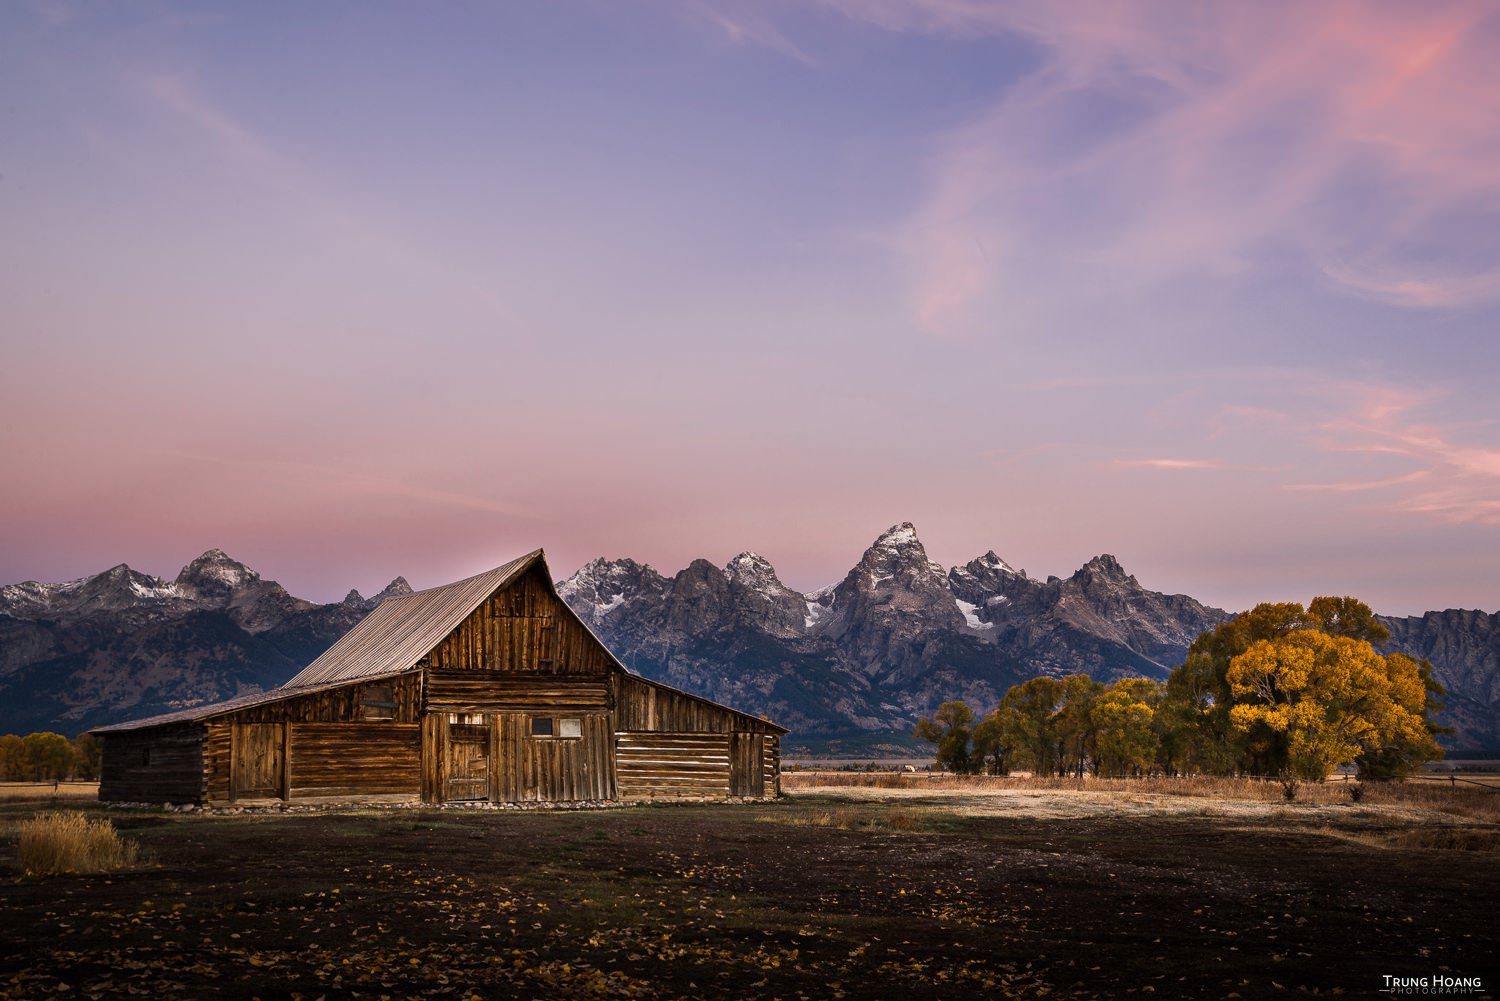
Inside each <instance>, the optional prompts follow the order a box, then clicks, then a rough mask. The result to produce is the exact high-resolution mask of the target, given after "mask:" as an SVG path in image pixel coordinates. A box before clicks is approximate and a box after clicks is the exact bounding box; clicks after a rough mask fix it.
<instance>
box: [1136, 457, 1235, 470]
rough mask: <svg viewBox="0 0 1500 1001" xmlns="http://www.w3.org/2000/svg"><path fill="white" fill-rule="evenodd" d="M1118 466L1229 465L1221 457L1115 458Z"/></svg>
mask: <svg viewBox="0 0 1500 1001" xmlns="http://www.w3.org/2000/svg"><path fill="white" fill-rule="evenodd" d="M1113 464H1114V465H1116V466H1136V467H1141V468H1145V469H1226V468H1228V465H1227V464H1226V463H1224V462H1222V461H1221V460H1219V459H1115V460H1114V463H1113Z"/></svg>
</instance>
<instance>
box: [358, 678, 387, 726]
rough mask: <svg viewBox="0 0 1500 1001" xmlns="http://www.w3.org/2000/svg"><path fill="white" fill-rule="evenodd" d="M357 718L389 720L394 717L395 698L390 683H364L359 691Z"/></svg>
mask: <svg viewBox="0 0 1500 1001" xmlns="http://www.w3.org/2000/svg"><path fill="white" fill-rule="evenodd" d="M359 718H360V719H363V720H391V719H395V718H396V698H395V695H394V694H393V689H392V688H391V686H390V685H366V686H365V687H364V690H363V691H362V692H361V693H360V699H359Z"/></svg>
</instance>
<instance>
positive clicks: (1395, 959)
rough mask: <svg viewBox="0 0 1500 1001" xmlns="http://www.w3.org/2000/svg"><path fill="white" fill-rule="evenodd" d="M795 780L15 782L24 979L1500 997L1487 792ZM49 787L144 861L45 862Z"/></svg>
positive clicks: (357, 987) (1496, 839)
mask: <svg viewBox="0 0 1500 1001" xmlns="http://www.w3.org/2000/svg"><path fill="white" fill-rule="evenodd" d="M786 785H787V791H788V795H787V796H786V797H785V798H784V799H782V800H780V801H778V802H775V803H768V804H757V805H745V806H723V805H680V806H641V807H627V808H616V809H602V810H592V811H575V810H549V811H535V812H531V811H500V810H463V809H447V810H433V809H414V808H413V809H387V810H376V809H362V810H354V809H350V810H323V811H313V812H288V813H279V812H267V813H245V814H242V815H232V816H223V815H206V814H179V813H166V812H162V811H147V810H139V811H132V810H103V809H100V808H99V807H97V806H84V805H79V804H76V803H74V804H68V803H63V804H41V803H30V804H27V803H15V802H10V803H5V804H3V805H0V873H3V877H0V878H3V880H4V884H3V885H4V892H3V895H4V911H3V919H0V920H3V925H0V943H3V948H0V994H3V996H8V997H43V996H49V995H61V996H70V997H75V998H76V997H99V998H103V997H118V996H128V995H137V996H143V997H194V998H197V997H227V998H249V997H266V998H269V997H288V996H290V997H296V996H299V995H300V996H302V997H306V998H317V997H320V996H326V997H329V998H333V997H369V998H379V997H391V998H397V997H407V996H429V997H472V996H477V997H486V998H488V997H542V996H557V997H567V998H613V997H620V998H628V997H640V998H717V997H736V998H741V997H743V998H905V997H912V996H928V995H932V994H933V992H934V991H935V990H936V991H938V992H939V993H940V994H941V996H943V997H976V998H977V997H985V998H1000V997H1054V998H1095V997H1098V998H1104V997H1119V996H1132V995H1133V996H1143V997H1144V996H1152V997H1202V998H1228V997H1236V996H1238V997H1243V998H1258V997H1279V996H1289V995H1292V994H1297V993H1300V994H1303V995H1315V996H1325V995H1343V996H1349V997H1366V996H1368V997H1374V996H1377V994H1378V992H1379V989H1380V987H1381V986H1382V979H1381V978H1382V976H1383V975H1385V974H1398V975H1432V974H1434V973H1446V974H1448V975H1452V976H1485V984H1486V987H1487V988H1488V987H1489V985H1490V984H1491V980H1490V979H1489V977H1488V976H1487V975H1488V974H1490V973H1491V972H1492V971H1493V965H1494V962H1495V957H1497V956H1500V928H1497V924H1496V922H1495V920H1494V914H1493V901H1494V900H1495V899H1497V891H1500V864H1497V862H1500V854H1497V847H1500V803H1497V800H1500V795H1497V794H1495V793H1493V792H1489V791H1486V790H1484V789H1480V788H1477V787H1469V788H1465V787H1463V786H1458V787H1456V788H1454V787H1447V786H1444V787H1441V788H1439V787H1428V786H1419V785H1416V784H1412V785H1409V786H1406V787H1399V786H1398V787H1384V788H1376V787H1368V788H1367V790H1366V792H1365V793H1364V794H1363V796H1362V797H1361V799H1360V800H1359V801H1358V802H1355V801H1354V800H1353V799H1352V798H1351V796H1350V795H1349V792H1348V789H1347V788H1339V784H1334V783H1330V784H1326V785H1321V786H1313V787H1309V786H1303V787H1302V789H1301V790H1299V797H1298V799H1297V801H1295V802H1292V803H1285V802H1283V801H1282V800H1281V790H1280V787H1279V786H1277V785H1275V784H1273V783H1230V782H1221V783H1214V782H1212V781H1204V782H1198V783H1194V782H1192V781H1190V780H1178V781H1176V782H1151V781H1146V782H1092V781H1086V782H1085V783H1084V784H1083V787H1082V788H1081V789H1080V788H1079V787H1078V786H1079V784H1078V783H1077V782H1071V783H1070V782H1049V781H1041V782H1038V781H1034V780H1024V779H951V778H949V779H930V778H927V777H926V776H896V775H890V776H880V775H876V776H850V775H847V774H843V773H821V774H811V773H800V774H789V775H788V776H786ZM43 808H45V809H61V810H65V811H81V812H83V813H86V814H87V815H88V816H89V817H106V818H109V819H110V820H112V821H113V822H114V824H115V826H116V827H117V828H118V830H119V832H120V833H121V834H123V835H125V836H126V837H127V838H128V839H132V840H134V841H135V842H137V843H138V844H139V847H140V850H141V857H142V860H141V861H140V862H139V863H137V865H136V867H135V868H132V869H128V870H124V871H119V872H114V873H110V874H105V875H78V874H65V875H57V876H36V875H23V874H22V873H21V871H20V865H19V860H18V839H17V835H16V830H17V825H18V824H19V823H20V822H21V821H24V820H26V819H28V818H30V817H32V816H34V815H35V814H36V813H37V812H38V811H39V810H40V809H43ZM1381 996H1384V995H1381ZM1470 996H1489V995H1488V994H1480V995H1470Z"/></svg>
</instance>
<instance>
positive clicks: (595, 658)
mask: <svg viewBox="0 0 1500 1001" xmlns="http://www.w3.org/2000/svg"><path fill="white" fill-rule="evenodd" d="M93 732H94V733H96V734H98V735H99V736H100V737H101V738H102V739H103V742H104V758H103V765H102V768H101V773H100V782H99V798H100V799H101V800H105V801H113V802H146V803H163V802H166V803H211V804H224V803H236V802H238V803H244V802H255V801H292V802H297V801H302V802H316V801H323V802H345V801H347V802H378V801H411V800H421V801H422V802H425V803H455V802H473V801H481V802H494V803H538V802H541V803H563V802H610V801H627V802H628V801H641V800H655V799H676V798H694V799H733V798H751V799H759V798H767V797H772V796H775V795H777V794H778V792H779V790H780V777H781V765H780V751H781V735H782V734H784V733H786V732H787V731H786V729H785V728H784V727H780V726H777V725H776V724H775V723H771V722H769V721H767V720H764V719H760V718H758V717H756V716H752V715H749V714H747V713H742V712H738V711H736V710H734V709H730V708H728V707H727V706H722V705H719V704H718V703H715V702H712V701H710V700H708V699H704V698H700V697H698V696H696V695H690V694H688V693H686V692H682V691H679V690H677V689H675V688H672V687H669V686H667V685H663V684H661V683H659V682H655V681H650V680H648V679H646V678H643V677H640V676H639V675H636V674H634V673H632V672H631V671H629V670H628V669H627V668H626V667H625V666H624V665H623V664H621V663H620V661H619V660H617V659H616V658H615V656H614V655H613V654H611V653H610V652H609V650H608V649H607V648H606V647H605V646H604V644H603V643H601V642H600V641H599V639H598V637H596V636H595V635H594V634H593V633H592V632H591V631H590V630H589V628H588V627H587V626H586V625H585V624H584V623H583V621H582V620H581V619H579V617H578V616H577V615H576V614H574V613H573V611H572V609H570V608H569V607H568V605H567V603H565V602H564V601H563V600H562V599H561V598H559V597H558V594H557V589H556V587H555V586H554V585H553V582H552V575H551V574H550V572H549V571H548V569H547V564H546V560H545V559H544V557H543V554H542V551H541V550H540V549H539V550H537V551H536V552H533V553H530V554H528V555H526V556H523V557H521V558H520V559H517V560H513V561H511V562H510V563H507V564H506V565H505V566H502V567H498V568H497V569H494V570H491V571H489V572H488V573H483V574H480V575H478V576H477V577H470V578H469V579H467V580H461V581H458V582H457V583H454V584H448V585H445V586H443V587H435V588H432V589H430V590H427V591H418V592H416V593H415V594H409V595H403V596H401V597H396V598H388V599H386V600H385V601H383V602H381V604H380V605H378V606H377V607H376V608H375V610H374V611H372V612H371V613H370V614H369V615H368V616H366V617H365V618H364V619H363V620H362V621H361V622H360V623H359V624H358V625H357V626H355V627H354V628H353V629H351V630H350V631H349V632H348V633H347V634H346V635H344V636H343V638H341V639H340V640H339V641H338V642H336V643H334V644H333V646H331V647H330V648H329V649H328V650H327V652H325V653H324V654H323V655H322V656H321V657H319V658H318V659H317V660H315V661H313V662H312V663H311V664H309V665H308V666H307V667H306V668H305V669H304V670H303V671H302V672H301V673H300V674H298V675H297V676H296V677H294V678H292V680H290V681H288V682H287V683H286V684H285V685H283V686H281V687H280V688H277V689H275V690H273V691H269V692H263V693H257V694H254V695H246V696H242V697H240V698H235V699H230V700H229V701H227V702H219V703H216V704H214V705H205V706H198V707H195V708H192V709H187V710H183V711H181V712H174V713H168V714H166V715H162V716H153V717H151V718H149V719H141V720H135V721H132V722H129V723H119V724H115V725H113V726H104V727H99V728H98V729H96V730H94V731H93Z"/></svg>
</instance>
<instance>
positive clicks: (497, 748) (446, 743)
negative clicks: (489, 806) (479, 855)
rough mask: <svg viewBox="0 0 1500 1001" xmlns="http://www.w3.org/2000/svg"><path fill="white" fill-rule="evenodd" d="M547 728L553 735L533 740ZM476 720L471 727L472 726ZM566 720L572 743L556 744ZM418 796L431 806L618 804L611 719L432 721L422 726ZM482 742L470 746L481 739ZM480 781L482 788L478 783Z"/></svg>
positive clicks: (579, 714)
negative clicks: (539, 726) (536, 725)
mask: <svg viewBox="0 0 1500 1001" xmlns="http://www.w3.org/2000/svg"><path fill="white" fill-rule="evenodd" d="M538 717H541V718H545V719H547V720H549V721H550V724H551V725H550V726H549V727H548V729H550V730H551V731H552V734H551V735H543V736H535V735H533V734H532V721H533V720H534V719H536V718H538ZM476 719H478V720H480V722H479V723H475V722H474V720H476ZM563 720H573V721H576V722H577V726H578V735H577V736H561V735H560V732H561V730H562V729H563V727H562V725H561V724H562V721H563ZM421 729H422V737H421V740H422V753H421V776H420V788H421V796H422V799H423V800H425V801H427V802H430V803H446V802H456V801H460V800H472V799H487V800H490V801H491V802H496V803H538V802H542V803H568V802H581V801H595V802H598V801H604V800H612V799H614V798H615V782H614V774H615V765H614V741H613V739H612V738H613V734H612V731H611V726H610V718H609V713H608V712H607V711H604V710H603V709H598V708H596V709H593V710H589V709H580V708H577V707H567V708H559V709H552V710H548V711H546V712H543V713H538V712H508V713H484V714H477V713H436V712H434V713H430V714H428V715H427V716H426V717H425V718H424V719H423V721H422V728H421ZM481 732H482V733H483V734H484V739H485V740H486V741H487V742H486V743H485V745H484V746H483V747H482V748H481V747H477V746H475V742H476V740H477V739H478V737H479V734H480V733H481ZM481 776H482V778H483V782H482V784H480V785H476V784H475V783H477V782H479V781H480V779H481Z"/></svg>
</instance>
